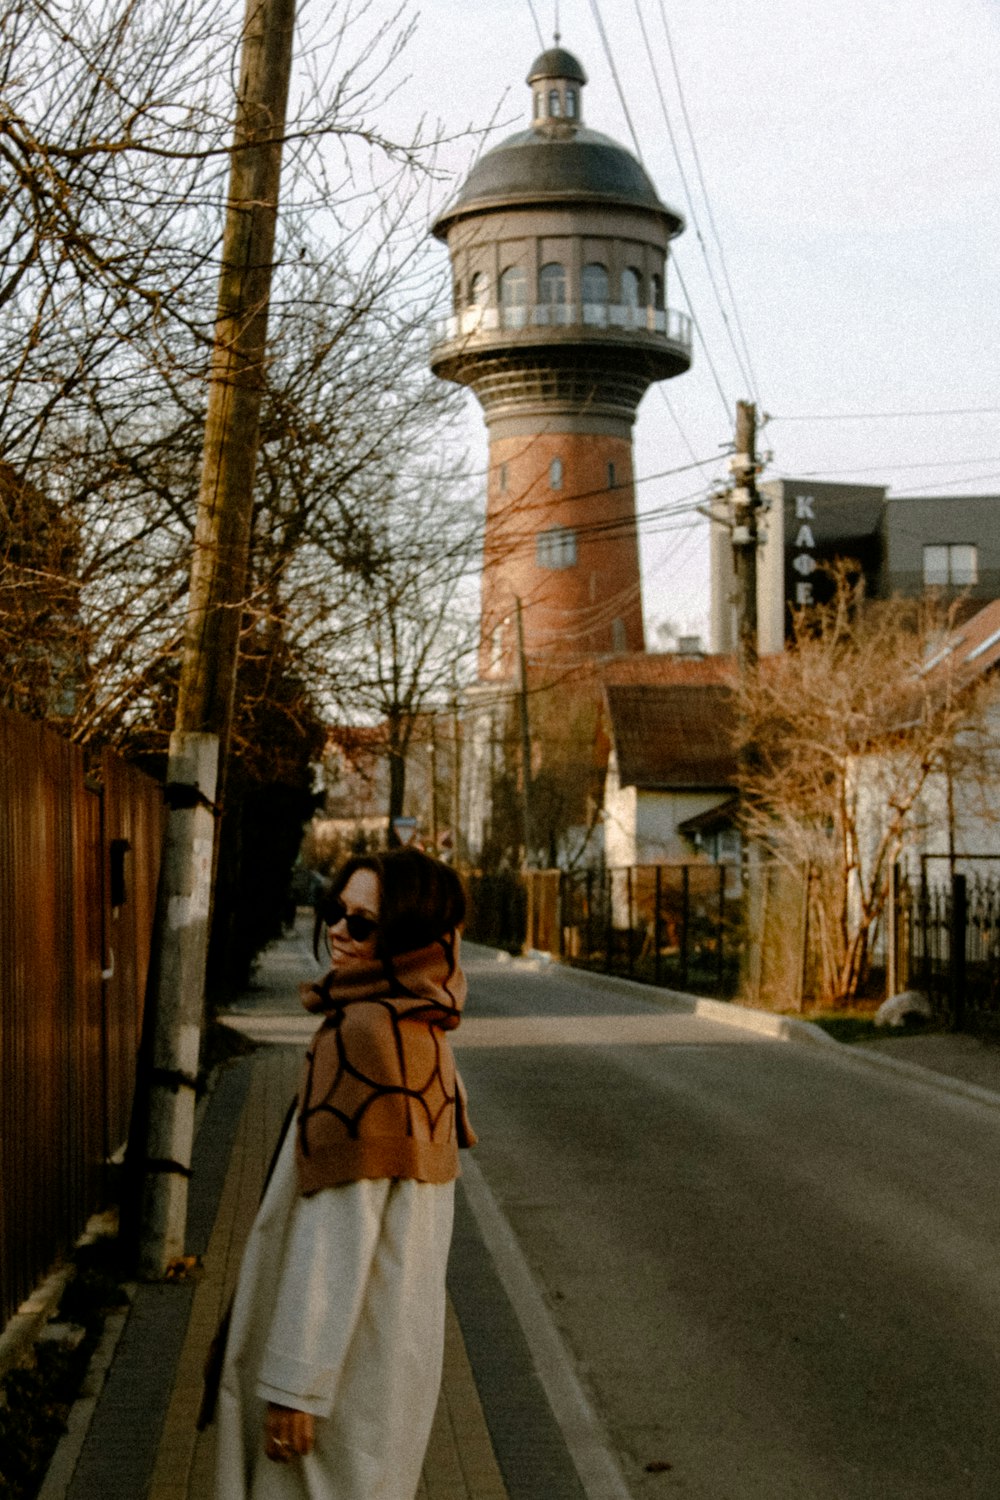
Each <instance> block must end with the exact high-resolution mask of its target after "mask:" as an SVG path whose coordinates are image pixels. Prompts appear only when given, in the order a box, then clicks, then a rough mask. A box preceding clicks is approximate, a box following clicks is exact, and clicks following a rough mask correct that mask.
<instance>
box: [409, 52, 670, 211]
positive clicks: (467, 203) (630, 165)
mask: <svg viewBox="0 0 1000 1500" xmlns="http://www.w3.org/2000/svg"><path fill="white" fill-rule="evenodd" d="M542 80H545V84H544V86H542V87H540V88H538V89H534V88H533V102H534V118H533V121H532V124H531V126H530V128H529V129H527V130H519V131H518V132H517V134H516V135H511V136H508V137H507V139H506V140H505V141H501V142H500V144H499V145H498V146H494V147H493V149H492V151H487V152H486V154H485V155H484V156H482V157H481V158H480V159H479V161H478V162H477V163H476V165H475V166H474V167H473V168H472V171H471V172H470V173H469V175H468V177H466V179H465V181H464V182H463V184H462V186H461V187H460V188H459V190H458V193H457V195H456V196H455V198H453V199H452V201H451V203H450V204H449V206H448V207H447V208H446V209H445V211H444V213H443V214H441V216H440V218H439V219H438V220H437V222H436V224H435V225H434V233H435V235H437V237H438V239H445V238H446V237H447V233H448V230H449V228H450V227H451V225H452V224H454V223H455V222H456V221H457V220H459V219H464V218H466V217H468V216H469V215H472V214H477V213H483V212H485V213H488V212H490V210H492V209H503V208H513V207H525V206H528V205H533V204H545V205H551V204H554V203H558V202H560V201H563V202H565V203H566V204H567V205H570V204H571V203H573V202H574V201H577V202H581V203H582V202H588V201H590V202H594V201H597V202H600V203H606V204H615V205H620V206H621V207H625V208H639V209H645V210H646V211H647V212H651V213H654V214H656V215H658V216H659V217H660V218H661V220H663V221H664V222H665V223H666V225H667V227H668V230H669V233H670V234H671V235H675V234H679V233H680V232H681V230H682V229H683V228H684V220H683V218H682V217H681V215H680V214H679V213H677V211H676V210H675V209H672V208H669V207H668V206H667V205H666V204H665V203H662V202H661V201H660V198H659V195H658V194H657V191H656V189H655V187H654V186H653V184H652V182H651V181H650V179H649V177H648V176H647V174H646V171H645V168H644V167H643V166H642V165H641V164H640V163H639V162H638V161H636V159H635V157H634V156H633V155H632V154H631V153H630V152H628V151H626V150H625V147H624V146H620V145H619V144H618V142H617V141H613V140H612V139H611V137H610V136H606V135H602V134H601V133H600V132H599V131H597V130H589V129H588V128H587V127H586V126H585V125H584V124H583V122H582V118H581V111H580V102H579V101H580V90H581V88H582V87H583V85H584V84H585V83H586V82H587V75H586V73H585V72H584V71H583V68H582V67H581V65H580V63H579V62H578V61H577V59H576V58H575V57H574V56H573V54H572V52H567V51H566V49H565V48H564V47H558V46H557V47H550V48H549V50H548V51H547V52H543V53H541V54H540V56H539V57H537V58H536V59H535V61H534V63H533V64H532V66H531V71H530V72H529V74H528V80H527V81H528V83H529V85H535V84H541V82H542ZM550 84H551V88H550V87H549V85H550Z"/></svg>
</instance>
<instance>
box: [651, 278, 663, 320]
mask: <svg viewBox="0 0 1000 1500" xmlns="http://www.w3.org/2000/svg"><path fill="white" fill-rule="evenodd" d="M649 297H650V301H651V302H652V304H653V307H654V308H655V309H656V311H657V312H662V311H663V277H662V276H657V275H656V273H655V272H654V273H653V275H652V276H651V277H650V278H649Z"/></svg>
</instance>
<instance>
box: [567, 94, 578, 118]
mask: <svg viewBox="0 0 1000 1500" xmlns="http://www.w3.org/2000/svg"><path fill="white" fill-rule="evenodd" d="M566 118H567V120H575V119H576V89H567V90H566Z"/></svg>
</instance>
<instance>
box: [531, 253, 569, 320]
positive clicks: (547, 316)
mask: <svg viewBox="0 0 1000 1500" xmlns="http://www.w3.org/2000/svg"><path fill="white" fill-rule="evenodd" d="M566 311H567V309H566V267H565V266H563V265H561V264H560V262H559V261H557V260H551V261H549V262H548V264H547V265H544V266H543V267H542V269H541V270H540V271H539V273H538V313H537V321H538V322H539V323H565V322H566V321H567V317H566Z"/></svg>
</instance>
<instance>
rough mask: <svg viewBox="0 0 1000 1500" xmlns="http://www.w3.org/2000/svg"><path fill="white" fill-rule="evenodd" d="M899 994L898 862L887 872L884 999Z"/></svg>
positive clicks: (894, 862)
mask: <svg viewBox="0 0 1000 1500" xmlns="http://www.w3.org/2000/svg"><path fill="white" fill-rule="evenodd" d="M898 994H899V860H898V859H896V860H893V862H892V866H891V868H890V870H889V903H888V908H887V911H886V925H885V998H886V999H887V1000H891V999H892V997H893V995H898Z"/></svg>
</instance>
